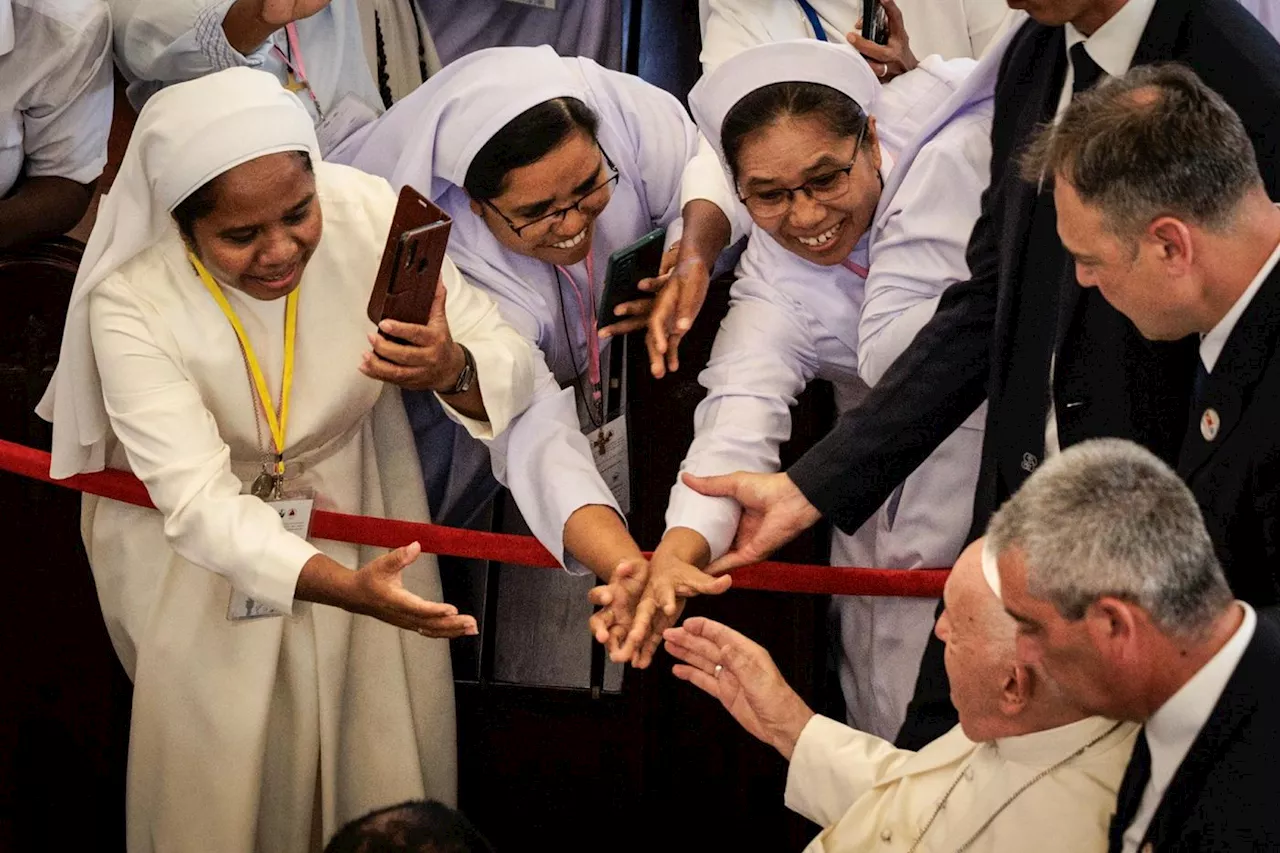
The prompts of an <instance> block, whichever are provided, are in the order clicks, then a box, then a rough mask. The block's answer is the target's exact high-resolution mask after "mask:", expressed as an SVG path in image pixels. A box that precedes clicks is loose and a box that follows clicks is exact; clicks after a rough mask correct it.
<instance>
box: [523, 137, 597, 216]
mask: <svg viewBox="0 0 1280 853" xmlns="http://www.w3.org/2000/svg"><path fill="white" fill-rule="evenodd" d="M603 163H604V155H603V153H602V152H601V150H600V148H599V146H598V145H597V144H596V141H595V140H594V139H593V138H592V137H591V135H590V134H588V133H586V132H585V131H582V130H577V131H574V132H573V133H572V134H570V135H569V136H568V137H566V138H565V140H564V141H563V142H561V143H560V144H559V145H557V146H556V147H555V148H553V149H551V150H550V151H548V152H547V153H546V154H544V155H543V156H542V157H540V158H539V159H538V160H536V161H534V162H533V163H530V164H529V165H527V166H519V167H517V168H515V169H512V170H511V171H509V172H507V175H506V179H505V181H504V182H503V190H502V195H500V196H498V198H500V199H502V200H503V201H505V202H507V203H509V204H522V203H531V202H537V201H542V200H545V199H548V198H556V197H558V196H562V195H569V194H572V192H573V191H574V190H575V189H577V188H578V187H579V185H580V184H582V183H583V182H584V181H588V180H591V179H592V178H593V177H595V175H596V173H597V172H599V171H600V167H601V165H602V164H603Z"/></svg>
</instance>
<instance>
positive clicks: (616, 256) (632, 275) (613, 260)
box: [596, 228, 667, 327]
mask: <svg viewBox="0 0 1280 853" xmlns="http://www.w3.org/2000/svg"><path fill="white" fill-rule="evenodd" d="M666 236H667V231H666V229H665V228H657V229H654V230H653V231H650V232H649V233H648V234H646V235H644V236H643V237H641V238H640V239H639V240H637V241H635V242H634V243H632V244H631V245H630V246H624V247H623V248H621V249H619V250H618V251H616V252H614V253H613V254H612V255H610V256H609V267H608V269H607V270H606V271H605V274H604V292H603V293H601V294H600V310H599V311H598V312H596V319H597V322H598V324H599V325H600V326H601V327H604V326H608V325H610V324H612V323H616V322H618V321H619V320H621V319H623V318H621V317H616V316H614V313H613V311H614V309H615V308H617V307H618V306H619V305H621V304H622V303H624V302H631V301H632V300H635V299H650V298H652V297H653V294H652V293H648V292H646V291H643V290H641V289H640V282H641V281H642V280H643V279H646V278H652V277H653V276H655V275H657V274H658V268H659V267H661V266H662V243H663V239H664V238H665V237H666Z"/></svg>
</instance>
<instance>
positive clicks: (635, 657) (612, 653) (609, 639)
mask: <svg viewBox="0 0 1280 853" xmlns="http://www.w3.org/2000/svg"><path fill="white" fill-rule="evenodd" d="M682 477H683V480H684V483H685V485H687V486H688V487H689V488H691V489H693V490H694V491H696V492H698V493H700V494H703V495H707V496H710V497H727V498H732V499H733V500H735V501H737V502H738V504H739V505H741V507H742V515H741V517H740V519H739V521H738V530H737V533H736V535H735V536H734V540H733V545H732V546H731V548H730V549H729V551H728V552H727V553H725V554H724V555H723V556H721V557H720V558H719V559H717V560H715V561H711V560H710V556H711V555H710V551H709V549H708V545H707V541H706V539H704V538H703V537H702V536H701V535H700V534H698V533H697V532H695V531H693V530H691V529H689V528H686V527H675V528H672V529H671V530H669V531H667V534H666V536H664V537H663V539H662V542H661V543H660V544H659V545H658V548H657V550H655V551H654V553H653V556H652V557H651V558H650V559H649V560H648V561H644V560H629V561H624V562H623V563H621V564H619V565H618V566H617V567H616V568H615V569H614V572H613V576H612V577H611V578H608V582H607V583H606V584H605V585H603V586H598V587H596V588H594V589H593V590H592V591H591V593H590V594H589V597H590V600H591V603H592V604H594V605H596V606H597V607H599V608H601V609H600V610H599V611H597V612H596V613H595V614H594V615H593V616H592V617H591V620H590V628H591V633H592V634H593V635H594V636H595V638H596V640H597V641H598V642H600V643H602V644H604V646H605V647H606V648H607V649H608V651H609V657H610V658H611V659H612V660H613V661H615V662H617V663H626V662H630V663H631V665H632V666H635V667H637V668H640V669H643V668H645V667H647V666H648V665H649V664H650V663H651V662H652V661H653V655H654V653H655V652H656V651H657V649H658V646H659V645H660V644H661V642H662V638H663V632H664V631H666V630H667V629H669V628H671V627H673V626H674V625H675V624H676V622H677V621H678V620H679V618H680V614H681V613H682V612H683V611H684V606H685V603H686V602H687V601H688V599H690V598H692V597H693V596H695V595H718V594H720V593H722V592H724V591H725V590H727V589H728V588H729V587H730V585H731V581H730V579H729V577H728V575H727V573H728V572H730V571H732V570H733V569H736V568H739V567H741V566H745V565H748V564H750V563H755V562H758V561H760V560H763V559H764V558H765V557H767V556H769V555H770V554H772V553H773V552H774V551H775V550H777V549H778V548H780V547H782V546H783V545H785V544H786V543H787V542H790V541H791V540H792V539H794V538H795V537H796V536H797V535H798V534H799V533H800V532H801V531H803V530H805V529H806V528H808V527H811V526H812V525H813V524H814V523H815V522H816V521H817V520H818V519H819V518H820V517H821V513H819V512H818V510H817V509H816V508H815V507H814V506H813V505H812V504H811V503H809V501H808V499H807V498H805V496H804V494H803V493H802V492H801V491H800V489H799V488H797V487H796V485H795V483H794V482H792V480H791V478H790V477H788V476H787V475H786V474H785V473H778V474H751V473H747V472H744V471H738V472H736V473H733V474H724V475H721V476H715V477H695V476H693V475H691V474H684V475H682ZM704 567H705V568H704Z"/></svg>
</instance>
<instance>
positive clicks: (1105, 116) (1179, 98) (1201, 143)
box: [1020, 64, 1262, 237]
mask: <svg viewBox="0 0 1280 853" xmlns="http://www.w3.org/2000/svg"><path fill="white" fill-rule="evenodd" d="M1020 165H1021V167H1022V176H1023V179H1024V180H1027V181H1031V182H1036V181H1039V179H1040V178H1041V177H1042V176H1049V177H1052V176H1054V175H1062V176H1063V177H1064V178H1065V179H1066V180H1068V181H1070V183H1071V186H1072V188H1073V189H1074V190H1075V191H1076V193H1078V194H1079V196H1080V200H1081V201H1083V202H1084V203H1085V204H1089V205H1093V206H1096V207H1098V208H1099V209H1100V210H1101V211H1102V214H1103V216H1104V217H1105V220H1106V222H1107V224H1108V226H1109V227H1110V228H1111V229H1112V230H1113V231H1114V232H1116V234H1117V235H1119V236H1122V237H1132V236H1135V235H1136V234H1137V233H1138V232H1141V231H1142V230H1143V229H1145V228H1146V226H1147V224H1148V223H1150V222H1151V220H1153V219H1155V218H1157V217H1159V216H1166V215H1167V216H1176V217H1178V218H1179V219H1183V220H1186V221H1188V222H1194V223H1196V224H1198V225H1201V226H1203V227H1205V228H1209V229H1211V230H1222V229H1224V228H1226V227H1228V226H1229V225H1230V224H1231V222H1232V221H1233V219H1234V217H1235V212H1236V208H1237V205H1238V204H1239V203H1240V202H1241V201H1242V200H1243V199H1244V198H1245V196H1246V195H1247V194H1248V193H1249V192H1250V191H1252V190H1254V189H1256V188H1260V187H1261V186H1262V177H1261V176H1260V175H1259V174H1258V160H1257V155H1256V154H1255V153H1254V150H1253V143H1252V142H1250V140H1249V134H1248V131H1246V130H1245V128H1244V124H1243V122H1241V121H1240V117H1239V116H1237V115H1236V113H1235V111H1234V110H1232V109H1231V107H1230V106H1229V105H1228V104H1227V102H1226V101H1224V100H1223V99H1222V96H1221V95H1219V94H1218V93H1217V92H1215V91H1213V90H1212V89H1210V88H1209V87H1208V86H1206V85H1205V84H1204V83H1203V82H1202V81H1201V80H1200V78H1199V77H1197V76H1196V75H1195V72H1193V71H1191V69H1189V68H1186V67H1184V66H1181V65H1176V64H1164V65H1152V66H1143V67H1138V68H1134V69H1132V70H1131V71H1129V73H1127V74H1125V75H1124V76H1123V77H1116V78H1113V79H1110V80H1107V81H1106V82H1104V83H1102V84H1100V85H1098V86H1096V87H1094V88H1093V89H1091V90H1089V91H1087V92H1083V93H1081V94H1080V95H1078V96H1077V97H1076V98H1075V100H1074V101H1072V103H1071V106H1070V107H1069V108H1068V109H1067V111H1066V112H1065V113H1063V115H1062V119H1061V120H1060V121H1059V122H1058V124H1057V125H1056V126H1046V127H1042V128H1040V130H1039V131H1038V132H1037V135H1036V137H1035V138H1034V139H1033V141H1032V143H1031V145H1030V147H1029V148H1028V149H1027V151H1026V152H1025V153H1024V154H1023V156H1022V162H1021V164H1020Z"/></svg>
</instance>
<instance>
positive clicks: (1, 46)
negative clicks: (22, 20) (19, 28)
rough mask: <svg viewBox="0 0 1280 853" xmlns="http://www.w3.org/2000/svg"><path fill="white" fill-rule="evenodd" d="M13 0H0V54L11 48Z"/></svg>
mask: <svg viewBox="0 0 1280 853" xmlns="http://www.w3.org/2000/svg"><path fill="white" fill-rule="evenodd" d="M13 35H14V34H13V0H0V56H4V55H5V54H7V53H8V52H9V51H11V50H13V41H14V39H13Z"/></svg>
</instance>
